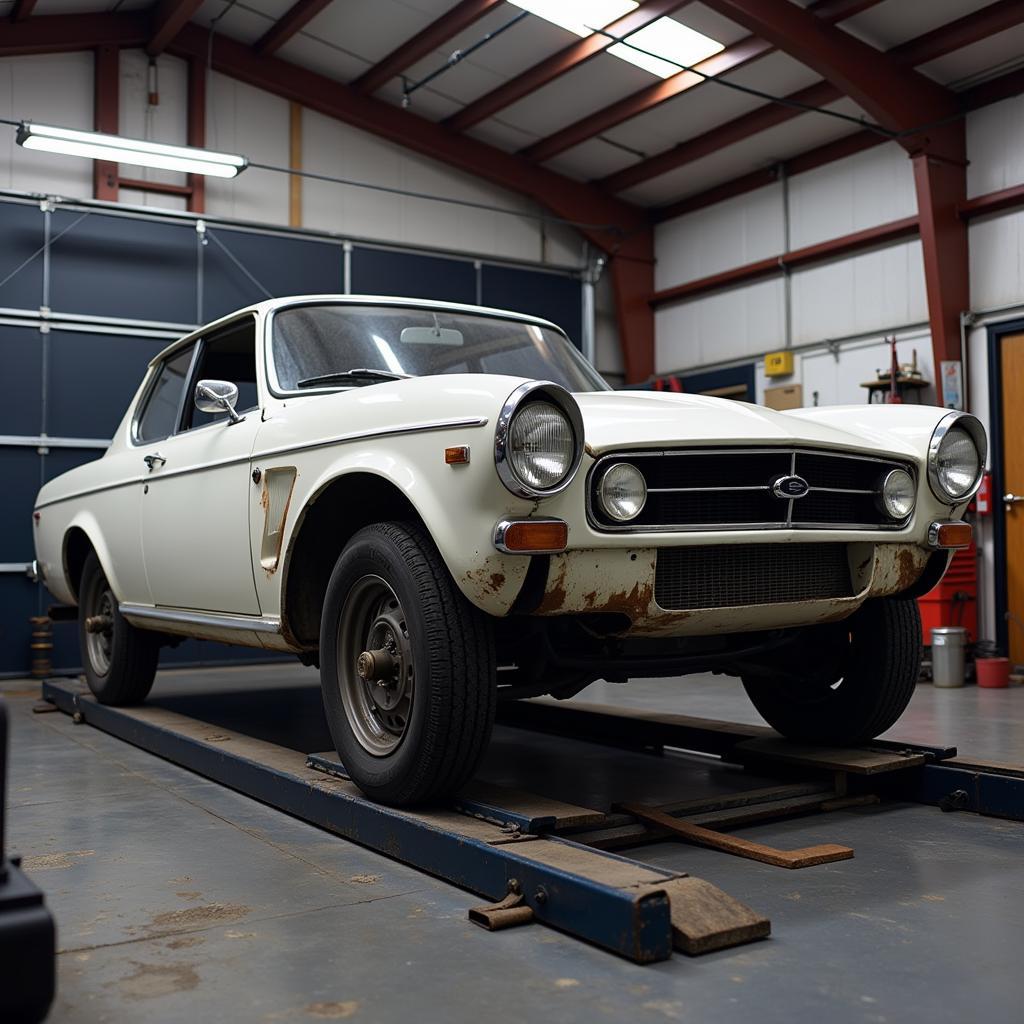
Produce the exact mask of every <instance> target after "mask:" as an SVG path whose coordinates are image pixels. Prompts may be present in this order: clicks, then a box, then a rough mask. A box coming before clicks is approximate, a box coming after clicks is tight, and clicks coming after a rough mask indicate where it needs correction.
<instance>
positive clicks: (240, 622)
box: [118, 603, 281, 633]
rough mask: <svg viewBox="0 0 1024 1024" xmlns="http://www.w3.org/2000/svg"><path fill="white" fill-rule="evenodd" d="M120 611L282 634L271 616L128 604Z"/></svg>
mask: <svg viewBox="0 0 1024 1024" xmlns="http://www.w3.org/2000/svg"><path fill="white" fill-rule="evenodd" d="M118 611H119V612H120V613H121V614H122V615H123V616H125V618H136V619H153V620H155V621H158V622H181V623H185V624H187V625H191V626H213V627H215V628H216V629H237V630H240V631H241V630H244V631H247V632H252V633H280V632H281V620H280V619H278V618H275V617H274V616H271V615H263V616H259V615H253V616H249V615H221V614H220V613H219V612H190V611H183V610H181V609H178V608H158V607H156V606H154V605H149V604H127V603H124V604H120V605H118Z"/></svg>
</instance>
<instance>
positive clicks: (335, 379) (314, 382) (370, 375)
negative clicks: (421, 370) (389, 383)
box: [295, 366, 413, 388]
mask: <svg viewBox="0 0 1024 1024" xmlns="http://www.w3.org/2000/svg"><path fill="white" fill-rule="evenodd" d="M412 376H413V375H412V374H411V373H392V372H391V370H374V369H371V368H370V367H367V366H359V367H357V368H356V369H354V370H336V371H335V372H334V373H321V374H320V375H319V376H317V377H306V378H305V379H304V380H300V381H299V382H298V383H297V384H296V385H295V386H296V387H297V388H315V387H318V386H319V385H321V384H340V383H343V382H344V381H348V380H353V379H355V380H360V379H361V380H408V379H409V378H410V377H412Z"/></svg>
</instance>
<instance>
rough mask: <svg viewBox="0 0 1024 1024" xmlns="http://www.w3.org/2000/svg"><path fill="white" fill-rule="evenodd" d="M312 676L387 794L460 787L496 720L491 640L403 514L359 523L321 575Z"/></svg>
mask: <svg viewBox="0 0 1024 1024" xmlns="http://www.w3.org/2000/svg"><path fill="white" fill-rule="evenodd" d="M320 681H321V687H322V689H323V698H324V707H325V709H326V712H327V722H328V726H329V728H330V730H331V737H332V738H333V740H334V743H335V746H336V748H337V751H338V754H339V755H340V757H341V760H342V762H343V764H344V765H345V768H346V770H347V771H348V773H349V775H350V776H351V777H352V779H353V781H354V782H355V783H356V784H357V785H358V786H359V787H360V788H361V789H362V790H363V791H364V792H365V793H366V794H367V795H368V796H371V797H373V798H374V799H376V800H380V801H381V802H383V803H389V804H395V805H407V804H414V803H421V802H424V801H427V800H436V799H440V798H442V797H444V796H448V795H450V794H452V793H454V792H456V791H457V790H458V789H459V788H460V787H461V786H462V785H464V784H465V783H466V782H467V781H468V780H469V778H470V777H471V776H472V774H473V772H474V771H475V770H476V766H477V764H478V763H479V761H480V758H481V756H482V755H483V752H484V750H485V748H486V746H487V742H488V740H489V738H490V733H491V726H492V724H493V722H494V709H495V703H496V695H497V686H496V681H495V665H494V639H493V635H492V630H491V627H490V623H489V622H488V621H487V618H486V616H484V615H483V613H481V612H480V611H479V610H478V609H476V608H474V607H473V606H472V605H471V604H470V603H469V602H468V601H466V599H465V598H464V597H463V596H462V594H461V593H460V592H459V591H458V590H457V588H456V587H455V584H454V582H453V580H452V578H451V576H450V574H449V572H448V569H447V567H446V566H445V564H444V562H443V561H442V560H441V557H440V555H439V554H438V552H437V549H436V548H435V547H434V545H433V543H432V542H431V540H430V538H429V537H427V536H426V534H424V533H423V532H422V531H421V530H420V529H418V528H417V527H414V526H412V525H410V524H405V523H377V524H374V525H373V526H368V527H366V528H365V529H363V530H360V531H359V533H357V534H356V535H355V536H354V537H353V538H352V540H351V541H349V543H348V545H347V546H346V547H345V550H344V551H343V552H342V554H341V557H340V558H339V559H338V563H337V565H336V566H335V568H334V572H333V574H332V575H331V579H330V582H329V583H328V585H327V595H326V598H325V600H324V608H323V616H322V620H321V626H320Z"/></svg>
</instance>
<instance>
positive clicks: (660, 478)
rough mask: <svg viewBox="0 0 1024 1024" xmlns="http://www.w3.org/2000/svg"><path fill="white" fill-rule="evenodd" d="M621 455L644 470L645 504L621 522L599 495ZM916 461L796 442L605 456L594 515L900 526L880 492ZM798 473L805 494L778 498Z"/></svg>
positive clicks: (638, 521) (731, 524)
mask: <svg viewBox="0 0 1024 1024" xmlns="http://www.w3.org/2000/svg"><path fill="white" fill-rule="evenodd" d="M615 462H629V463H631V464H632V465H634V466H636V467H637V469H639V470H640V472H641V473H643V475H644V479H645V481H646V483H647V503H646V505H645V506H644V508H643V510H642V511H641V513H640V515H638V516H637V517H636V518H635V519H632V520H630V521H629V522H628V523H619V522H616V521H615V520H613V519H611V518H610V517H609V516H607V515H606V514H605V513H604V512H603V510H602V508H601V503H600V500H599V499H598V493H597V492H598V487H599V485H600V480H601V474H602V473H603V472H604V469H605V468H606V467H607V466H610V465H612V464H613V463H615ZM897 468H899V469H905V470H907V471H908V472H909V473H911V475H912V476H913V475H914V470H913V467H912V466H909V465H906V464H904V463H900V462H897V461H895V460H889V459H882V458H873V457H871V456H862V455H852V454H846V453H843V452H835V453H831V452H821V451H808V450H793V449H746V450H742V451H735V450H729V449H718V450H702V451H694V450H686V449H677V450H675V451H665V452H629V453H625V454H622V455H615V454H613V455H606V456H604V457H603V458H602V459H601V461H600V462H599V463H598V465H597V466H596V467H595V468H594V470H593V471H592V472H591V478H590V519H591V522H592V523H593V524H594V526H596V527H597V528H598V529H600V530H608V531H623V530H627V531H638V530H695V529H707V530H713V529H716V528H724V529H742V528H743V527H754V528H769V529H787V528H790V527H821V528H824V529H829V528H840V527H854V528H861V529H899V528H900V527H902V526H905V525H906V522H905V521H903V522H895V521H893V520H892V519H890V518H889V517H888V516H886V515H885V514H884V513H883V512H881V511H880V510H879V508H878V505H877V504H876V497H877V494H878V491H879V489H880V487H881V483H882V480H884V478H885V476H886V474H887V473H888V472H889V471H890V470H892V469H897ZM790 475H793V476H799V477H801V478H802V479H803V480H805V481H806V482H807V485H808V487H809V490H808V492H807V494H806V495H804V496H803V497H800V498H796V499H793V500H790V499H788V498H785V497H777V496H776V495H775V494H774V492H773V490H772V487H773V484H774V483H775V481H777V480H779V479H780V478H781V477H785V476H790Z"/></svg>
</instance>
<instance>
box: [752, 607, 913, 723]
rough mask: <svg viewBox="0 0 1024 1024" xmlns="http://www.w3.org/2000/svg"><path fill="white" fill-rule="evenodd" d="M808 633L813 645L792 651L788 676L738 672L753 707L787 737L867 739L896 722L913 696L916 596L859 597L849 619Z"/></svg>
mask: <svg viewBox="0 0 1024 1024" xmlns="http://www.w3.org/2000/svg"><path fill="white" fill-rule="evenodd" d="M818 630H821V633H820V634H818ZM815 633H816V634H818V635H817V636H815V638H814V639H815V642H814V644H813V645H812V647H813V649H808V650H807V651H806V652H804V654H806V657H800V656H799V655H798V658H799V660H800V662H801V665H800V668H799V670H798V671H794V672H793V674H792V675H788V676H786V677H783V678H779V677H777V676H773V677H760V676H744V677H743V686H744V689H745V690H746V691H747V694H748V696H749V697H750V699H751V701H752V702H753V704H754V707H756V708H757V710H758V711H759V712H760V713H761V715H762V717H763V718H764V719H765V721H767V722H768V724H769V725H770V726H771V727H772V728H773V729H775V730H776V731H777V732H780V733H782V735H783V736H788V737H790V738H791V739H795V740H804V741H810V742H816V743H859V742H863V741H864V740H870V739H874V737H876V736H878V735H879V734H881V733H883V732H885V730H886V729H888V728H890V727H891V726H892V725H894V724H895V723H896V721H897V719H899V717H900V715H902V714H903V712H904V711H905V710H906V707H907V705H908V704H909V703H910V698H911V697H912V696H913V695H914V686H915V685H916V683H917V679H918V675H919V673H920V670H921V618H920V614H919V612H918V608H917V602H916V601H914V600H911V599H909V598H898V597H896V598H882V599H876V600H873V601H867V602H866V603H865V604H864V605H863V606H862V607H861V608H860V609H859V610H858V611H856V612H855V613H854V614H853V615H851V616H850V618H848V619H845V620H844V621H843V622H840V623H837V624H836V625H830V626H820V627H816V629H815Z"/></svg>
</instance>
